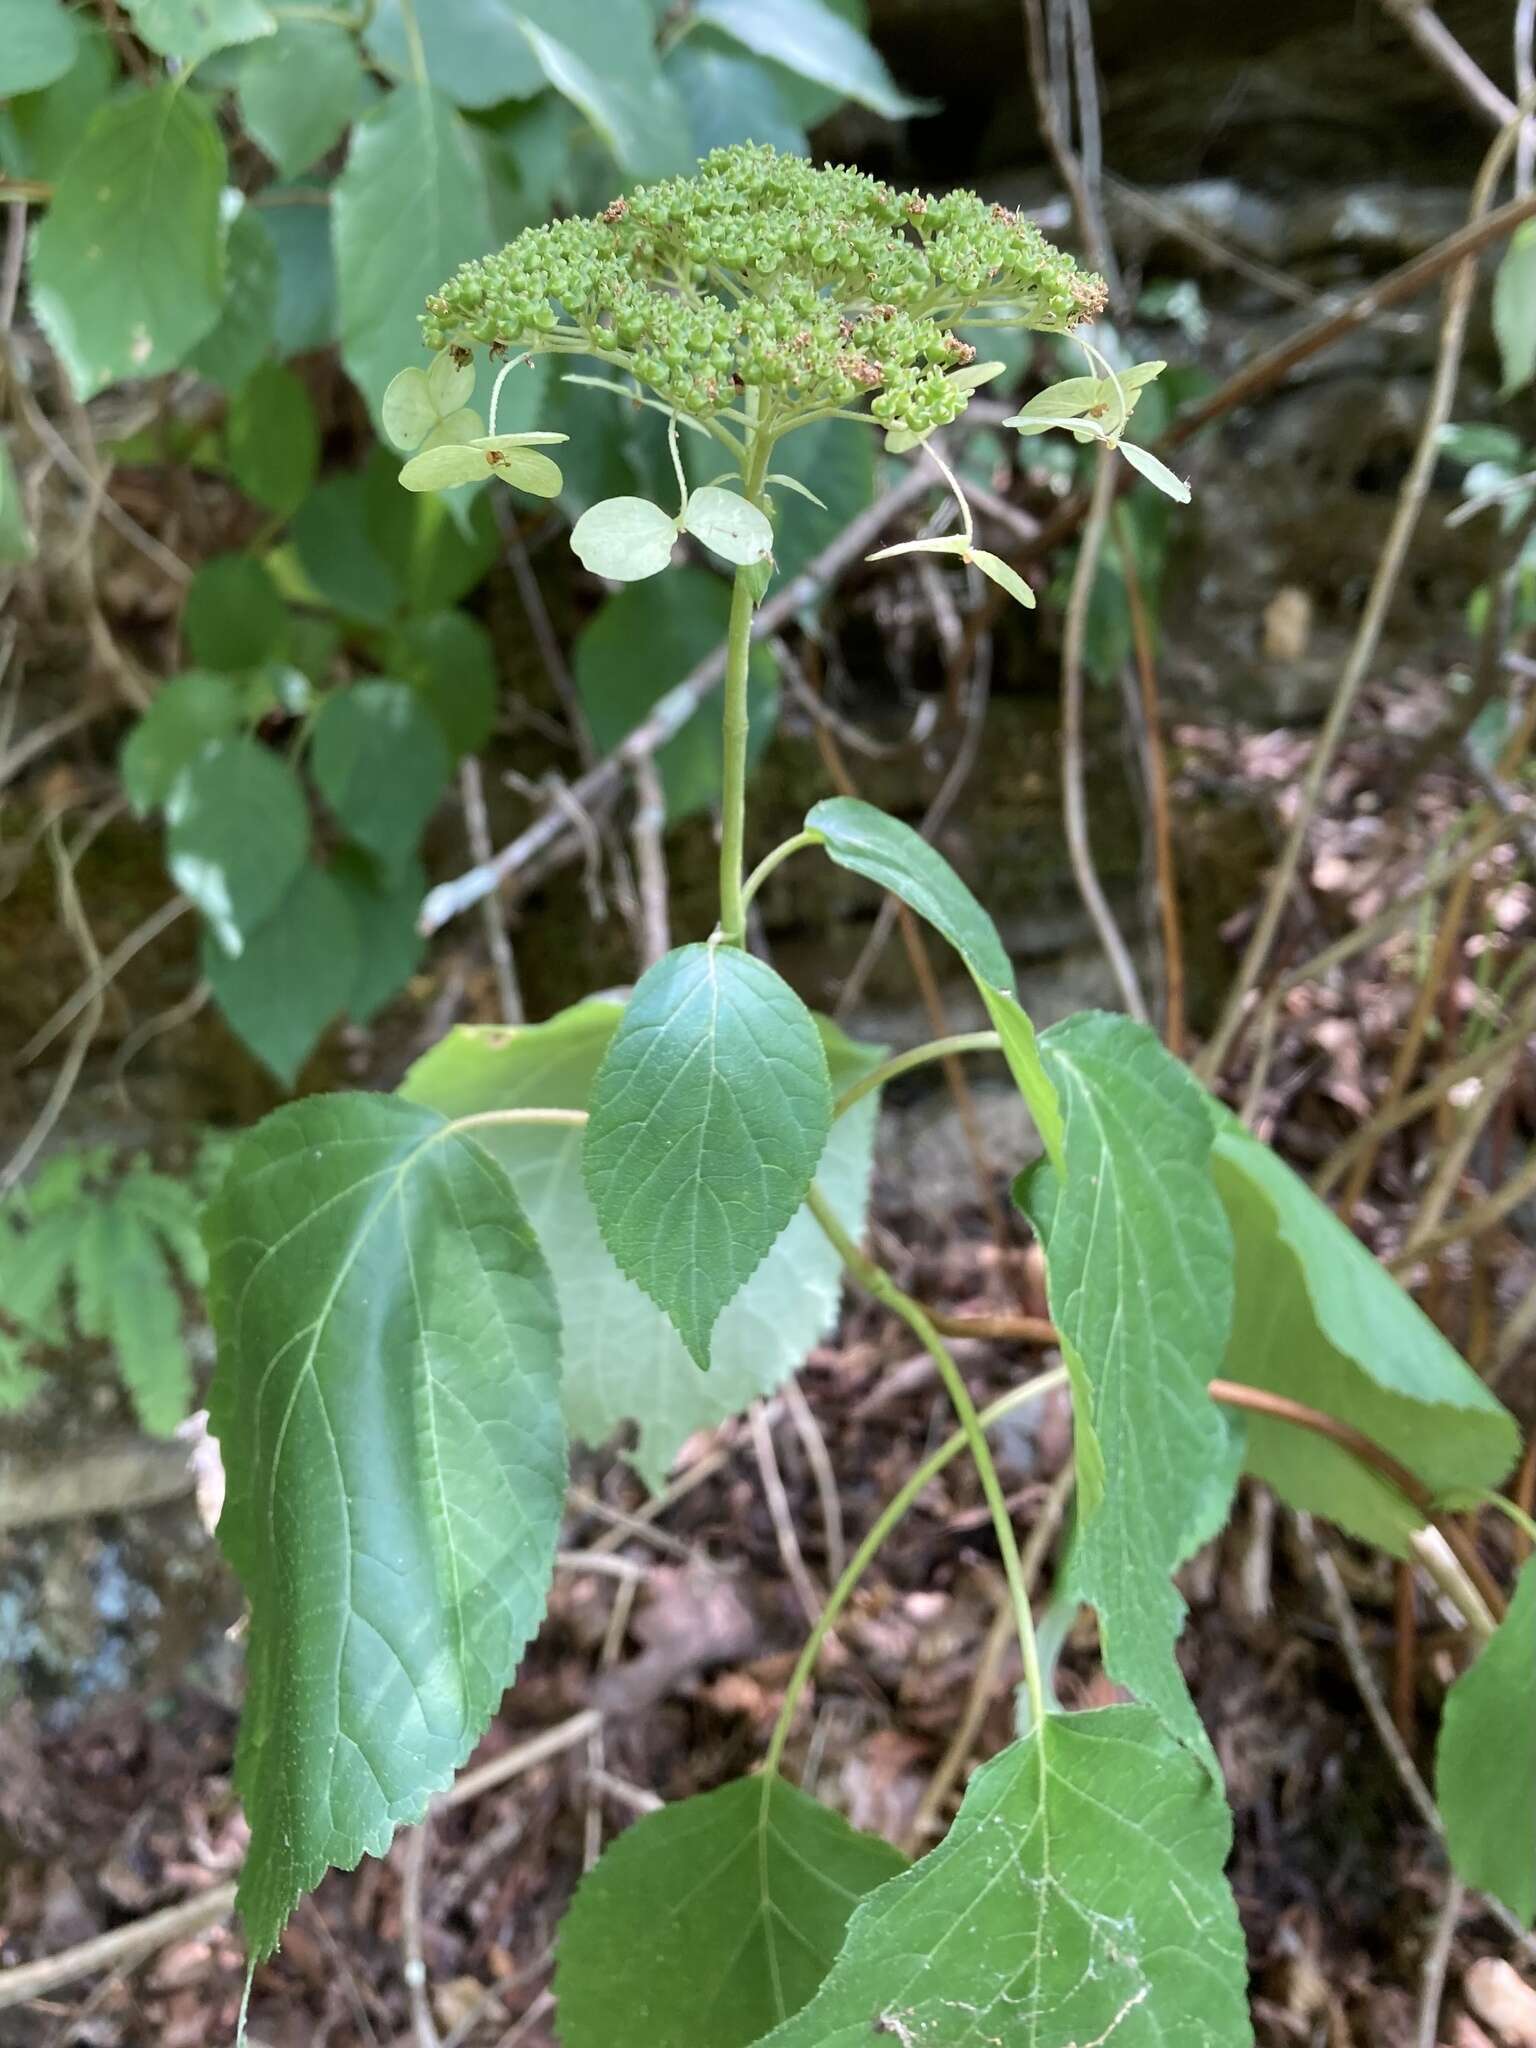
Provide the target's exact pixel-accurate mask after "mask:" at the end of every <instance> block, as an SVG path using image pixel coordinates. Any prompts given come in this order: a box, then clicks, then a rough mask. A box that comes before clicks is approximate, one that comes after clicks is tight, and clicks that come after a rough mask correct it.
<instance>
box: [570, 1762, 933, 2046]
mask: <svg viewBox="0 0 1536 2048" xmlns="http://www.w3.org/2000/svg"><path fill="white" fill-rule="evenodd" d="M904 1868H905V1858H904V1857H902V1856H901V1855H900V1854H899V1853H898V1852H897V1851H896V1850H895V1849H893V1848H892V1847H891V1846H890V1844H889V1843H888V1842H883V1841H881V1839H880V1838H879V1836H877V1835H866V1834H859V1833H857V1832H856V1831H855V1830H854V1829H853V1828H851V1827H849V1825H848V1823H847V1822H846V1821H845V1820H843V1819H842V1818H841V1817H840V1816H839V1815H838V1814H835V1813H833V1812H831V1811H830V1809H829V1808H827V1807H825V1806H821V1805H819V1804H818V1803H817V1801H816V1800H814V1799H808V1798H807V1797H806V1795H805V1794H804V1793H803V1792H800V1791H797V1790H796V1789H795V1787H794V1786H792V1785H787V1784H785V1782H784V1780H783V1779H782V1778H780V1777H777V1776H774V1777H772V1778H738V1779H737V1780H736V1782H735V1783H734V1784H731V1785H723V1786H722V1787H721V1788H720V1790H719V1791H718V1792H704V1793H700V1794H699V1795H698V1796H697V1797H696V1798H693V1799H684V1800H681V1801H679V1802H678V1804H676V1805H675V1806H664V1807H663V1808H662V1809H661V1811H660V1812H659V1813H652V1814H648V1815H647V1816H646V1818H645V1819H644V1820H642V1821H639V1822H637V1823H636V1824H635V1826H633V1827H630V1828H626V1829H625V1830H624V1832H623V1834H622V1835H620V1836H619V1838H618V1840H617V1841H616V1842H614V1843H613V1845H612V1846H611V1847H610V1848H609V1849H608V1851H607V1852H606V1854H605V1855H604V1856H603V1858H602V1860H601V1861H600V1862H599V1863H598V1864H597V1865H596V1867H595V1868H594V1869H593V1870H591V1871H590V1872H589V1873H588V1874H587V1876H586V1877H585V1878H584V1879H583V1880H582V1882H581V1884H580V1886H579V1887H578V1888H577V1892H576V1896H575V1898H574V1899H573V1900H572V1901H571V1906H570V1910H569V1912H568V1913H567V1914H566V1917H565V1919H564V1921H562V1923H561V1927H560V1943H559V1955H558V1962H557V1965H556V1973H555V1998H556V2002H557V2009H558V2012H559V2025H560V2040H561V2043H562V2048H703V2044H705V2043H707V2044H708V2048H748V2044H749V2043H751V2042H753V2041H756V2040H757V2039H758V2038H759V2036H760V2035H762V2034H764V2033H766V2032H767V2031H768V2029H769V2028H771V2027H774V2026H777V2025H778V2024H779V2022H780V2021H781V2020H785V2019H788V2018H789V2017H790V2016H791V2015H792V2014H794V2013H797V2012H799V2010H800V2009H801V2007H802V2006H804V2005H805V2003H806V2002H807V2000H808V1999H809V1998H810V1997H811V1996H812V1994H813V1993H814V1992H815V1991H816V1989H817V1988H818V1986H819V1985H820V1984H821V1982H822V1980H823V1978H824V1977H825V1976H826V1974H827V1971H828V1970H829V1969H830V1968H831V1967H832V1963H833V1959H834V1958H835V1957H836V1955H837V1952H838V1950H839V1949H840V1948H841V1946H842V1942H843V1935H844V1931H845V1929H846V1928H847V1925H848V1916H849V1914H850V1913H851V1912H852V1911H853V1909H854V1907H855V1906H856V1905H857V1904H858V1902H859V1900H860V1899H862V1898H864V1897H865V1896H866V1895H867V1894H868V1893H870V1892H872V1891H874V1890H875V1889H876V1887H877V1886H879V1885H882V1884H884V1883H885V1882H886V1881H887V1880H888V1879H890V1878H892V1877H895V1876H896V1875H897V1874H898V1873H899V1872H900V1871H902V1870H903V1869H904Z"/></svg>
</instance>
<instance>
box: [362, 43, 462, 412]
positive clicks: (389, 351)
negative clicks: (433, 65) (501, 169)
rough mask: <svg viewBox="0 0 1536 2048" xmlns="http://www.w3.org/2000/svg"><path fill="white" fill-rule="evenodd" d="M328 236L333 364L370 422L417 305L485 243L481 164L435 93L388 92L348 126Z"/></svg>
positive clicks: (412, 331)
mask: <svg viewBox="0 0 1536 2048" xmlns="http://www.w3.org/2000/svg"><path fill="white" fill-rule="evenodd" d="M432 11H433V12H436V11H437V10H435V9H434V10H432ZM331 231H332V237H333V240H334V242H335V249H336V286H337V294H338V299H339V303H340V308H341V354H342V361H343V362H344V363H345V364H346V367H347V370H348V373H349V374H350V376H351V378H352V381H353V382H354V383H355V384H356V385H357V387H358V389H359V390H360V391H361V392H362V394H363V396H364V398H365V399H366V400H367V401H368V404H369V407H370V409H371V410H372V411H373V412H374V414H375V416H377V412H378V407H379V405H380V402H381V401H382V399H383V396H384V388H385V386H386V385H387V384H388V382H389V380H390V378H391V377H392V376H393V375H394V373H395V370H396V369H397V368H398V366H399V365H400V364H401V363H402V362H406V361H408V360H409V359H410V357H411V356H412V355H413V354H415V353H416V352H417V351H418V350H419V348H420V346H421V341H420V336H419V334H418V332H417V327H416V315H417V311H418V309H419V307H420V305H421V303H422V301H423V300H424V299H425V298H426V296H427V294H428V293H429V292H433V291H436V289H437V287H438V285H439V284H441V282H442V280H443V279H444V278H445V277H450V276H452V274H453V272H454V271H455V270H456V269H457V268H458V266H459V264H460V263H463V262H464V261H466V260H467V259H468V258H469V257H472V256H478V255H480V254H482V253H483V252H484V250H486V249H487V248H489V246H490V244H491V241H492V239H493V238H492V234H491V219H490V203H489V199H488V197H487V193H486V183H485V171H484V167H483V165H482V164H481V161H480V157H479V154H478V152H477V151H476V149H475V147H474V144H473V142H472V141H471V139H470V136H469V134H468V132H467V130H466V129H465V126H464V123H463V121H462V120H461V119H460V118H459V116H458V115H457V114H456V113H455V112H454V110H453V107H452V106H451V105H450V104H449V102H448V101H447V100H446V99H445V98H444V97H443V96H442V94H441V93H438V92H435V91H433V90H432V88H431V87H430V86H425V85H418V84H410V85H401V86H397V87H396V88H395V90H394V91H393V92H390V93H386V94H385V96H384V98H383V99H382V100H380V101H379V102H378V104H377V105H376V106H373V107H371V108H370V109H369V110H368V112H367V113H366V114H365V115H364V116H363V118H362V119H361V120H360V121H359V122H358V123H357V124H356V126H355V127H354V128H353V130H352V140H351V144H350V146H349V148H348V151H347V163H346V168H345V170H344V171H343V172H342V174H341V176H340V177H339V178H338V179H337V181H336V185H335V190H334V193H333V196H332V201H331Z"/></svg>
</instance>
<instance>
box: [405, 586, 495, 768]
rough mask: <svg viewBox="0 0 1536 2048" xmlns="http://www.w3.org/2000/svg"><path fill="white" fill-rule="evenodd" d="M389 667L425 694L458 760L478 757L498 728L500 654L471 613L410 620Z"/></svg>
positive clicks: (452, 613)
mask: <svg viewBox="0 0 1536 2048" xmlns="http://www.w3.org/2000/svg"><path fill="white" fill-rule="evenodd" d="M386 666H388V667H389V668H391V669H392V670H394V672H395V673H396V674H397V675H401V676H403V677H404V678H405V680H406V681H407V682H408V683H409V684H411V686H412V688H413V689H417V690H419V691H420V692H421V694H422V696H423V697H424V698H425V700H426V703H427V707H428V709H429V710H430V711H431V713H432V715H433V717H434V718H435V719H436V720H437V722H438V724H439V725H440V726H441V727H442V728H443V732H444V734H445V735H446V736H447V740H448V745H449V748H450V750H451V751H452V753H453V755H454V758H455V759H458V758H459V757H460V756H461V755H464V754H478V753H479V751H480V749H481V748H482V747H483V746H484V745H485V743H486V741H487V740H488V739H489V738H490V736H491V732H492V729H493V727H494V726H495V723H496V652H495V649H494V647H493V646H492V644H491V636H490V634H489V633H487V631H486V630H485V628H484V626H482V625H481V623H480V621H479V620H478V619H472V618H471V617H470V616H469V614H468V613H467V612H431V613H429V614H428V615H427V616H426V617H425V618H420V619H407V620H406V622H405V624H404V625H403V626H402V627H401V628H400V630H399V632H398V633H397V634H396V635H395V636H394V639H393V640H392V641H391V643H390V648H389V654H388V658H387V662H386Z"/></svg>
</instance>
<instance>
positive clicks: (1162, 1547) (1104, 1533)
mask: <svg viewBox="0 0 1536 2048" xmlns="http://www.w3.org/2000/svg"><path fill="white" fill-rule="evenodd" d="M1040 1052H1041V1057H1042V1058H1043V1060H1044V1061H1045V1065H1046V1070H1047V1072H1048V1073H1049V1074H1050V1077H1051V1080H1052V1081H1053V1083H1054V1084H1055V1088H1056V1094H1057V1099H1058V1100H1059V1102H1060V1104H1061V1109H1062V1118H1063V1166H1062V1168H1061V1169H1060V1170H1059V1171H1058V1170H1056V1169H1054V1168H1053V1167H1052V1166H1051V1165H1049V1164H1047V1163H1042V1164H1041V1165H1040V1166H1038V1167H1036V1168H1035V1169H1033V1171H1031V1172H1030V1173H1028V1174H1026V1175H1025V1176H1024V1177H1023V1178H1022V1180H1021V1182H1020V1186H1019V1189H1018V1194H1019V1201H1020V1205H1021V1207H1023V1209H1024V1211H1025V1213H1026V1214H1027V1215H1028V1216H1029V1218H1030V1220H1031V1221H1032V1222H1033V1223H1034V1225H1035V1227H1036V1229H1037V1230H1038V1231H1039V1233H1040V1237H1041V1240H1042V1242H1043V1244H1044V1246H1045V1265H1046V1287H1047V1292H1048V1295H1049V1299H1050V1304H1051V1314H1052V1316H1053V1317H1054V1319H1055V1322H1056V1326H1057V1328H1058V1330H1059V1331H1060V1333H1061V1338H1062V1350H1063V1353H1064V1355H1065V1357H1066V1360H1067V1364H1068V1366H1069V1368H1070V1370H1071V1373H1072V1399H1073V1419H1074V1427H1075V1430H1076V1434H1077V1458H1078V1477H1079V1489H1080V1503H1081V1506H1080V1517H1079V1523H1078V1537H1077V1545H1076V1549H1075V1551H1074V1568H1073V1584H1074V1586H1075V1587H1076V1589H1077V1590H1078V1591H1079V1593H1080V1594H1081V1596H1082V1598H1083V1599H1085V1600H1088V1601H1090V1602H1091V1603H1092V1605H1093V1606H1094V1608H1095V1609H1096V1610H1097V1612H1098V1616H1099V1631H1100V1635H1101V1637H1102V1639H1103V1648H1104V1662H1105V1665H1106V1666H1107V1668H1108V1670H1109V1671H1110V1673H1111V1674H1112V1675H1113V1676H1114V1677H1115V1678H1117V1679H1118V1680H1119V1681H1120V1682H1121V1684H1123V1685H1126V1686H1129V1687H1130V1688H1131V1690H1132V1691H1133V1692H1134V1693H1136V1694H1137V1696H1138V1697H1139V1698H1140V1699H1142V1700H1144V1701H1145V1702H1146V1704H1147V1705H1148V1706H1151V1707H1155V1708H1156V1709H1157V1711H1158V1712H1159V1713H1160V1714H1161V1715H1162V1717H1163V1719H1164V1721H1165V1722H1166V1723H1167V1725H1168V1726H1169V1727H1170V1728H1172V1729H1174V1730H1175V1731H1176V1732H1177V1733H1178V1734H1180V1735H1182V1736H1184V1737H1185V1738H1186V1739H1187V1740H1190V1741H1192V1742H1195V1743H1197V1744H1202V1743H1203V1740H1204V1738H1203V1734H1202V1731H1201V1728H1200V1722H1199V1719H1198V1717H1197V1716H1196V1714H1195V1710H1194V1706H1193V1703H1192V1702H1191V1700H1190V1697H1189V1694H1188V1692H1187V1690H1186V1688H1185V1685H1184V1681H1183V1678H1182V1677H1181V1675H1180V1672H1179V1668H1178V1665H1177V1663H1176V1661H1175V1659H1174V1654H1173V1645H1174V1642H1175V1639H1176V1638H1177V1636H1178V1633H1179V1630H1180V1628H1181V1626H1182V1624H1183V1616H1184V1606H1183V1602H1182V1601H1181V1600H1180V1598H1179V1595H1178V1593H1177V1591H1176V1589H1175V1588H1174V1585H1173V1579H1172V1574H1173V1571H1174V1569H1175V1567H1176V1566H1177V1565H1179V1564H1180V1563H1182V1562H1183V1560H1184V1559H1185V1558H1186V1557H1187V1556H1188V1555H1189V1554H1190V1552H1191V1550H1192V1549H1194V1548H1195V1547H1196V1545H1197V1544H1198V1543H1200V1542H1201V1541H1203V1540H1204V1539H1205V1538H1206V1537H1207V1536H1209V1535H1211V1534H1213V1533H1214V1528H1213V1527H1212V1523H1213V1522H1214V1523H1215V1524H1216V1525H1218V1526H1219V1522H1220V1521H1221V1520H1223V1519H1225V1513H1226V1507H1227V1503H1228V1501H1229V1499H1230V1495H1231V1488H1232V1485H1233V1483H1234V1481H1235V1479H1236V1477H1237V1464H1238V1459H1239V1456H1240V1447H1239V1446H1238V1444H1237V1441H1236V1438H1235V1436H1234V1433H1233V1432H1232V1431H1231V1430H1230V1429H1229V1427H1228V1425H1227V1423H1226V1421H1225V1419H1224V1417H1223V1415H1222V1413H1221V1411H1220V1409H1219V1408H1218V1407H1217V1406H1216V1404H1215V1402H1214V1401H1212V1399H1211V1397H1210V1395H1209V1393H1208V1392H1207V1388H1208V1386H1209V1383H1210V1381H1211V1380H1212V1379H1214V1378H1215V1377H1216V1376H1217V1374H1218V1373H1219V1372H1220V1370H1221V1361H1222V1353H1223V1349H1224V1347H1225V1345H1226V1341H1227V1334H1228V1330H1229V1328H1230V1325H1231V1318H1232V1286H1233V1282H1232V1240H1231V1234H1230V1232H1229V1231H1228V1228H1227V1223H1226V1218H1225V1216H1224V1215H1223V1213H1222V1207H1221V1203H1220V1201H1219V1200H1218V1199H1217V1195H1216V1191H1215V1188H1214V1187H1213V1186H1212V1184H1211V1178H1210V1172H1209V1157H1210V1150H1211V1123H1210V1117H1209V1114H1208V1112H1207V1109H1206V1097H1205V1094H1204V1092H1203V1090H1202V1089H1201V1088H1200V1087H1199V1086H1198V1084H1197V1083H1196V1082H1195V1081H1194V1079H1193V1078H1192V1077H1191V1075H1190V1074H1189V1072H1188V1070H1187V1069H1186V1068H1185V1067H1184V1066H1182V1065H1181V1064H1180V1062H1179V1061H1178V1060H1176V1059H1174V1058H1173V1056H1172V1055H1171V1054H1170V1053H1167V1052H1165V1051H1164V1049H1163V1047H1162V1046H1161V1045H1160V1044H1159V1043H1158V1040H1157V1037H1156V1035H1155V1034H1154V1033H1153V1032H1151V1031H1149V1030H1148V1029H1147V1028H1146V1026H1145V1025H1142V1024H1136V1023H1134V1022H1133V1021H1132V1020H1131V1019H1130V1018H1129V1017H1111V1016H1106V1015H1103V1014H1101V1013H1096V1012H1092V1011H1090V1012H1085V1013H1084V1014H1083V1015H1081V1016H1077V1017H1071V1018H1069V1019H1068V1020H1067V1021H1066V1023H1064V1024H1058V1025H1054V1026H1053V1027H1052V1028H1051V1029H1050V1030H1049V1031H1047V1032H1046V1033H1045V1035H1044V1036H1043V1037H1042V1039H1041V1041H1040Z"/></svg>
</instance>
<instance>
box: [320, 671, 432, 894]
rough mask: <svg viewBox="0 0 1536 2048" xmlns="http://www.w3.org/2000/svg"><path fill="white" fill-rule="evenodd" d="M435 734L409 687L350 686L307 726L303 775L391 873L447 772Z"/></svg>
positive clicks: (411, 848) (411, 847)
mask: <svg viewBox="0 0 1536 2048" xmlns="http://www.w3.org/2000/svg"><path fill="white" fill-rule="evenodd" d="M452 767H453V763H452V761H451V759H450V758H449V753H448V743H447V741H446V740H445V739H444V737H443V729H442V727H441V726H440V725H439V724H438V722H437V720H436V719H435V718H434V717H433V716H432V713H431V711H430V710H429V709H428V708H427V706H426V704H425V703H423V701H422V699H421V696H420V694H419V693H418V692H417V691H415V690H413V689H412V688H411V686H410V684H409V683H394V682H388V681H384V680H382V679H381V680H378V681H372V682H366V683H354V684H352V686H351V687H350V688H349V689H346V690H340V691H338V692H337V693H336V694H335V695H334V696H331V697H327V699H326V700H325V702H324V703H323V704H322V705H321V707H320V712H319V715H318V717H317V718H316V719H315V724H314V734H313V740H312V746H311V752H310V772H311V773H312V774H313V776H314V778H315V784H316V787H317V788H318V789H319V791H320V793H321V795H322V796H323V797H324V798H325V800H326V802H327V803H328V804H329V805H330V807H331V809H332V810H333V811H334V812H335V813H336V816H337V817H338V818H339V819H340V820H341V822H342V824H343V825H345V826H346V828H347V831H348V833H349V834H350V835H351V837H352V838H353V839H355V840H356V841H357V843H358V845H359V846H365V847H366V848H367V849H368V851H369V852H370V853H373V854H376V855H377V856H378V858H379V859H380V861H382V862H383V864H384V866H385V867H386V868H389V869H398V868H399V867H400V865H401V864H402V863H403V862H404V861H406V860H407V859H409V858H410V856H411V855H412V854H413V853H414V852H415V851H416V845H417V842H418V841H419V839H420V838H421V833H422V828H423V827H424V826H425V824H426V822H427V820H428V818H430V817H431V815H432V813H433V811H435V810H436V808H437V804H438V799H439V798H440V797H441V796H442V793H443V789H444V787H445V785H446V783H447V781H448V777H449V774H450V773H451V771H452Z"/></svg>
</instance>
